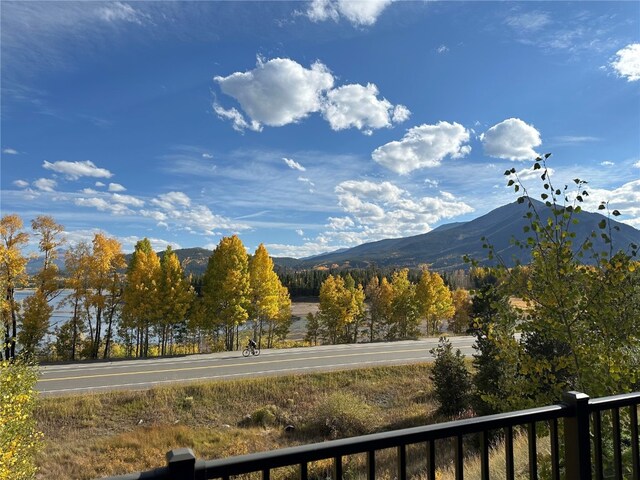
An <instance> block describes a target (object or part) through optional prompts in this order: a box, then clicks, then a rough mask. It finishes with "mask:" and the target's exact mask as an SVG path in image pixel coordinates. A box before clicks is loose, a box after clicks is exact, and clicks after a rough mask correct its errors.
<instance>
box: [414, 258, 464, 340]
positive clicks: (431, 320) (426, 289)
mask: <svg viewBox="0 0 640 480" xmlns="http://www.w3.org/2000/svg"><path fill="white" fill-rule="evenodd" d="M416 302H417V304H418V309H419V314H420V316H422V317H423V318H425V320H426V325H427V332H426V333H427V335H436V334H437V333H438V331H439V329H440V325H442V320H448V319H450V318H451V317H453V314H454V313H455V309H454V308H453V303H452V301H451V290H449V287H447V286H446V285H445V284H444V280H443V279H442V277H441V276H440V275H439V274H438V273H436V272H430V271H429V270H428V269H426V268H424V269H423V270H422V275H421V276H420V281H419V282H418V284H417V285H416Z"/></svg>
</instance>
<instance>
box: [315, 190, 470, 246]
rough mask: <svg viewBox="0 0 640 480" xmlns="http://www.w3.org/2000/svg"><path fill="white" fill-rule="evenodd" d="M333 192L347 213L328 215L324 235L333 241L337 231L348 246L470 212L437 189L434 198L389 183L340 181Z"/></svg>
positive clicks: (413, 232) (424, 228) (418, 230)
mask: <svg viewBox="0 0 640 480" xmlns="http://www.w3.org/2000/svg"><path fill="white" fill-rule="evenodd" d="M335 191H336V194H337V195H338V201H339V205H340V206H341V207H342V209H343V210H344V211H345V212H346V213H347V214H348V216H347V217H343V218H335V217H330V219H329V220H330V223H329V225H328V227H329V228H330V229H331V230H332V231H330V232H328V233H326V234H324V235H325V237H326V238H330V239H334V240H335V236H336V233H337V234H338V236H339V238H341V239H342V241H343V242H344V241H345V240H346V239H347V238H349V239H350V241H351V242H352V243H351V245H353V244H358V243H362V242H365V241H373V240H380V239H383V238H391V237H401V236H408V235H417V234H420V233H425V232H428V231H429V230H431V224H433V223H434V222H437V221H439V220H441V219H443V218H451V217H455V216H458V215H462V214H465V213H470V212H472V211H473V208H472V207H471V206H469V205H467V204H466V203H464V202H462V201H459V200H457V199H456V198H455V197H454V196H453V195H452V194H450V193H448V192H441V193H440V196H438V197H421V198H414V197H413V196H412V195H411V194H410V193H409V192H408V191H406V190H403V189H401V188H399V187H397V186H396V185H394V184H392V183H390V182H381V183H376V182H371V181H357V180H349V181H346V182H342V183H340V184H339V185H338V186H337V187H336V189H335ZM334 231H335V233H334Z"/></svg>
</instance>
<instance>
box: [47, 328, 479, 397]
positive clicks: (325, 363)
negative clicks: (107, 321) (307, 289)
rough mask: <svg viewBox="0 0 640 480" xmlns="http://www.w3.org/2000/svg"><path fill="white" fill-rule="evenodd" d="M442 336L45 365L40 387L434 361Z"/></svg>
mask: <svg viewBox="0 0 640 480" xmlns="http://www.w3.org/2000/svg"><path fill="white" fill-rule="evenodd" d="M451 341H452V344H453V345H454V347H456V348H460V350H461V351H462V353H464V354H466V355H471V353H473V348H472V345H473V341H474V340H473V337H452V338H451ZM437 343H438V339H436V338H431V339H425V340H417V341H403V342H390V343H362V344H357V345H323V346H320V347H308V348H293V349H288V350H263V351H262V352H261V353H260V355H259V356H257V357H256V356H253V357H248V358H244V357H242V355H241V354H240V352H222V353H214V354H207V355H191V356H186V357H178V358H162V359H149V360H128V361H115V362H103V363H91V364H67V365H48V366H43V367H41V374H42V375H41V378H40V380H39V381H38V384H37V386H36V388H37V390H39V391H40V392H41V393H42V394H43V395H68V394H77V393H86V392H105V391H109V390H127V389H138V390H139V389H146V388H151V387H153V386H154V385H162V384H170V383H178V382H194V381H202V380H228V379H236V378H248V377H264V376H269V375H286V374H292V373H304V372H319V371H327V370H338V369H349V368H358V367H368V366H374V365H393V364H406V363H416V362H426V361H431V360H432V359H433V357H432V356H431V354H429V349H431V348H433V347H434V346H436V345H437Z"/></svg>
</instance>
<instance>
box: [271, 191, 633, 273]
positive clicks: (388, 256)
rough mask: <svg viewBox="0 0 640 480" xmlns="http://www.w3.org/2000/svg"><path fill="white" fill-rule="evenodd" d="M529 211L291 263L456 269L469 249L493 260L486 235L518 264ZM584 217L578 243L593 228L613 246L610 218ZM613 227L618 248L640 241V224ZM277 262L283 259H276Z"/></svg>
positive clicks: (544, 211)
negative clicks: (603, 225)
mask: <svg viewBox="0 0 640 480" xmlns="http://www.w3.org/2000/svg"><path fill="white" fill-rule="evenodd" d="M532 202H533V203H534V205H535V207H536V209H537V210H538V212H540V214H541V216H542V220H543V221H546V218H547V216H550V215H551V212H550V210H549V209H548V208H547V207H546V206H545V205H544V204H543V203H542V202H539V201H537V200H532ZM527 211H528V208H527V204H526V202H525V203H522V204H519V203H517V202H514V203H510V204H508V205H504V206H502V207H498V208H496V209H495V210H492V211H490V212H489V213H487V214H485V215H482V216H480V217H478V218H476V219H474V220H471V221H468V222H456V223H451V224H445V225H441V226H439V227H438V228H435V229H434V230H432V231H430V232H428V233H423V234H420V235H415V236H411V237H405V238H394V239H386V240H380V241H377V242H371V243H364V244H362V245H358V246H356V247H353V248H350V249H348V250H345V251H340V252H331V253H326V254H324V255H318V256H316V257H313V258H311V259H305V260H300V261H298V262H297V263H296V264H294V265H289V267H290V268H297V269H310V268H326V267H334V268H335V267H338V268H347V267H351V268H366V267H368V266H372V265H376V266H379V267H409V268H411V267H418V266H419V265H420V264H429V265H430V266H431V268H433V269H434V270H454V269H458V268H467V267H468V265H467V264H465V263H464V260H463V257H464V256H465V255H469V256H470V257H472V258H474V259H476V260H478V261H479V262H480V263H481V264H486V262H487V258H486V257H487V251H486V249H484V248H483V247H482V244H483V242H482V241H481V240H480V239H481V238H482V237H486V238H487V239H488V242H489V243H491V244H493V246H494V248H495V252H496V253H497V254H499V255H500V256H501V257H502V258H503V260H504V261H505V263H506V264H507V265H508V266H513V265H514V264H515V261H516V260H519V261H521V262H524V263H526V262H528V260H529V258H527V257H526V255H527V253H528V252H527V250H521V249H519V248H517V247H514V246H513V245H511V239H512V238H518V239H521V240H526V237H527V234H525V233H524V231H523V229H524V227H525V226H526V225H529V220H528V219H527V218H525V215H526V213H527ZM575 218H578V219H579V223H578V224H577V225H572V226H571V231H573V232H575V233H576V244H578V243H579V242H580V241H581V240H582V239H585V238H587V237H588V236H589V235H590V233H591V232H592V231H595V232H597V233H598V236H597V237H596V238H595V239H593V243H594V248H595V250H596V251H604V250H608V248H609V246H608V245H606V244H605V243H604V241H603V240H602V239H601V238H600V236H599V233H600V232H601V230H600V228H599V227H598V223H599V222H600V221H601V220H602V219H605V218H606V217H604V216H603V215H601V214H599V213H591V212H586V211H582V212H580V213H579V214H576V217H575ZM611 225H612V227H618V229H619V230H616V231H614V232H613V235H612V236H613V242H612V246H613V250H614V251H618V250H620V249H626V248H627V247H628V246H629V244H631V243H635V244H640V230H637V229H635V228H633V227H631V226H630V225H627V224H624V223H620V222H617V221H615V220H613V219H612V220H611ZM274 261H275V262H276V263H277V259H274Z"/></svg>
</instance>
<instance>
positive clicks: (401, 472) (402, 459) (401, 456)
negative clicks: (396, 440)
mask: <svg viewBox="0 0 640 480" xmlns="http://www.w3.org/2000/svg"><path fill="white" fill-rule="evenodd" d="M397 460H398V469H397V470H398V480H407V446H406V445H399V446H398V459H397Z"/></svg>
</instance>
